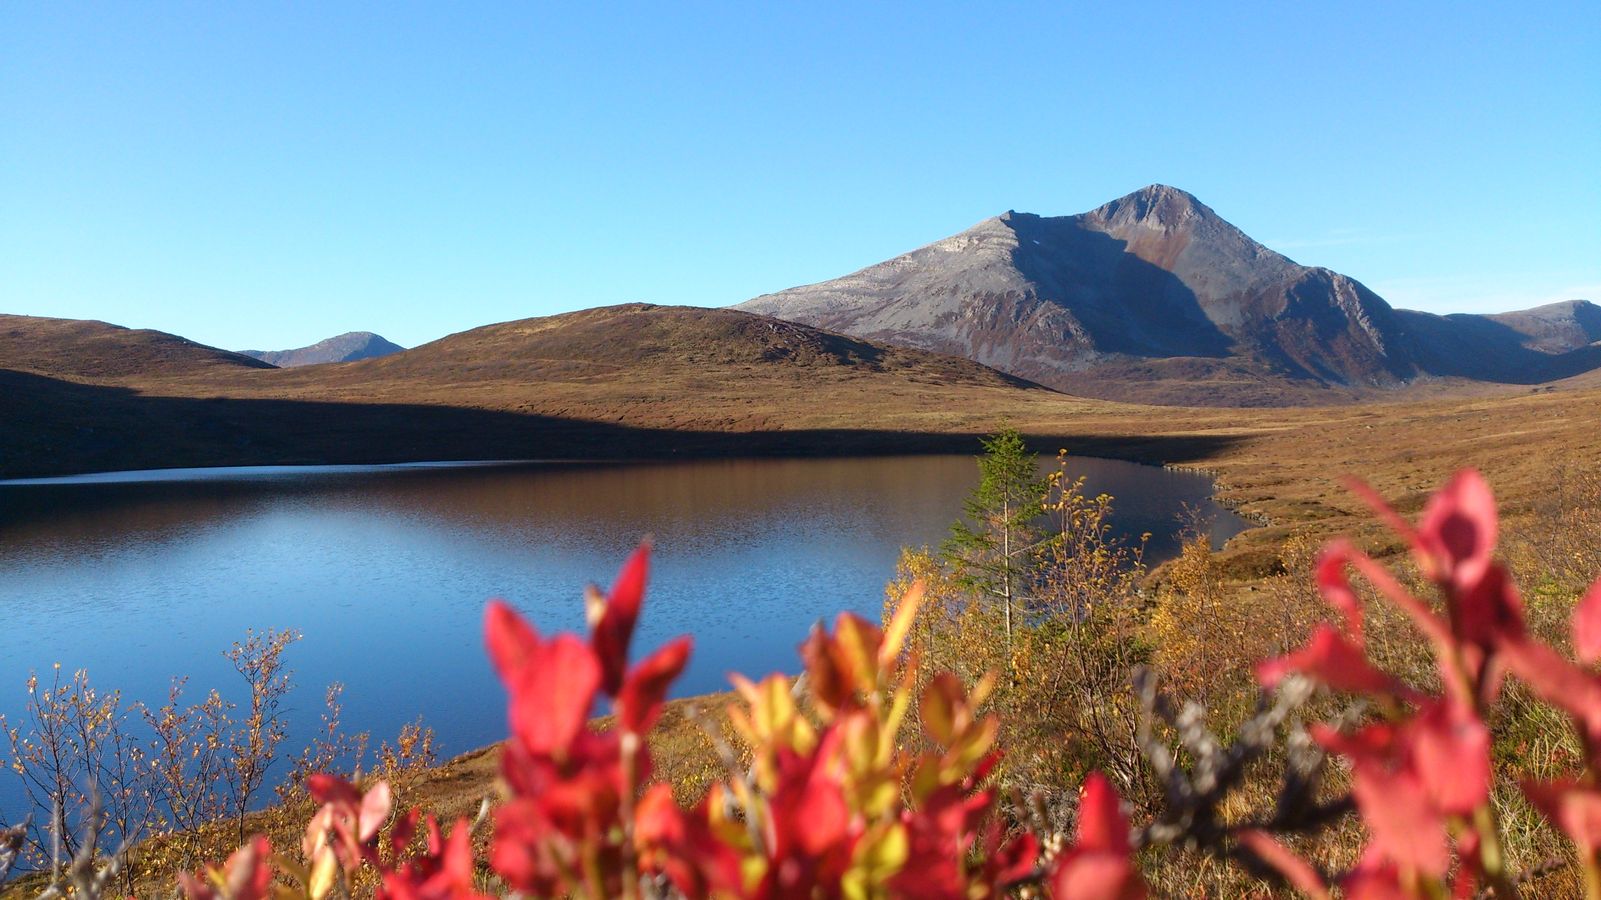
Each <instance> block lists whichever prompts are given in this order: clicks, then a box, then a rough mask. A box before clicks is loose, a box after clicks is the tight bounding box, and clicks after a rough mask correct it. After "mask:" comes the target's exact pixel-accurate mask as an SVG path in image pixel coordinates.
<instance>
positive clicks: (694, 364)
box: [286, 303, 1035, 387]
mask: <svg viewBox="0 0 1601 900" xmlns="http://www.w3.org/2000/svg"><path fill="white" fill-rule="evenodd" d="M286 374H288V373H286ZM297 374H298V373H297ZM863 375H875V376H885V375H887V376H891V377H894V376H900V377H902V378H905V379H910V380H914V381H924V382H934V383H942V384H965V385H976V386H996V387H1035V385H1032V384H1031V383H1029V382H1026V381H1023V380H1022V379H1019V378H1015V377H1013V376H1010V375H1005V374H1002V373H1000V372H997V371H995V370H994V369H991V368H989V367H987V366H984V365H981V364H979V363H975V362H972V361H971V360H966V359H961V358H959V357H954V356H945V355H941V354H937V353H930V352H928V351H924V350H917V349H913V348H906V347H895V346H890V345H886V344H880V343H877V342H874V341H869V340H862V339H858V338H851V337H846V336H844V335H839V334H834V333H831V332H827V331H823V330H820V329H817V328H813V327H810V326H807V325H800V324H796V323H793V322H784V321H780V320H778V319H772V318H768V317H766V316H760V315H755V314H752V313H746V312H740V311H738V310H730V309H703V308H699V307H689V306H656V305H653V304H648V303H630V304H625V305H621V306H608V307H601V308H598V309H587V310H582V311H580V312H573V313H564V314H562V315H555V316H546V317H541V318H533V319H521V320H517V321H513V322H502V323H499V324H496V325H486V326H483V327H481V328H474V329H472V330H470V331H463V332H461V333H459V334H453V335H450V336H449V337H445V338H441V339H440V340H437V341H434V342H432V343H429V344H423V345H422V346H420V347H416V348H414V349H412V350H408V351H405V352H403V353H396V354H393V355H391V356H386V357H383V358H381V359H373V360H366V361H363V362H360V363H357V364H354V365H349V366H343V367H340V369H339V370H338V371H337V372H328V373H326V374H321V375H319V374H313V373H309V372H308V373H306V374H305V375H301V376H300V377H302V378H307V379H312V378H328V379H337V380H338V381H340V382H342V383H347V384H348V383H350V382H355V381H367V380H373V379H378V378H383V379H402V380H407V381H418V380H424V381H432V382H436V383H447V382H448V383H457V384H460V383H463V382H486V381H517V382H526V381H587V380H595V379H618V378H626V379H627V380H628V381H632V382H636V383H640V382H643V383H649V382H650V381H651V380H652V379H653V378H663V379H665V378H682V377H694V378H718V377H728V378H740V377H758V378H780V379H783V378H790V377H794V378H806V379H818V378H822V379H827V380H836V379H848V378H852V377H856V376H863ZM296 380H299V379H298V378H296Z"/></svg>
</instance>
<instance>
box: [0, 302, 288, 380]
mask: <svg viewBox="0 0 1601 900" xmlns="http://www.w3.org/2000/svg"><path fill="white" fill-rule="evenodd" d="M270 368H272V366H271V365H269V364H267V363H264V362H262V361H260V360H257V359H251V358H250V357H248V356H242V355H240V354H238V353H230V352H228V351H227V350H218V349H217V348H216V347H208V346H206V345H205V344H200V343H196V342H194V341H191V340H189V339H188V338H181V337H178V336H177V335H175V334H167V333H166V332H164V331H151V330H149V329H133V328H123V327H122V326H120V325H110V324H107V323H105V322H96V321H90V320H84V319H51V318H45V317H41V316H13V315H0V369H13V370H17V371H24V372H36V373H39V374H41V375H50V376H54V377H57V378H83V379H125V378H140V377H164V376H172V375H194V374H199V373H204V372H213V371H224V370H229V369H270Z"/></svg>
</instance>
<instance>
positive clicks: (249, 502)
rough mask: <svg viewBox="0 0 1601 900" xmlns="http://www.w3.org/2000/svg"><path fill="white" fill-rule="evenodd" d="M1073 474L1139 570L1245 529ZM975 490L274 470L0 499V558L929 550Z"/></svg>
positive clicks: (464, 470) (1190, 494)
mask: <svg viewBox="0 0 1601 900" xmlns="http://www.w3.org/2000/svg"><path fill="white" fill-rule="evenodd" d="M1072 468H1073V471H1074V472H1075V473H1076V474H1082V475H1085V476H1086V477H1087V478H1088V485H1087V488H1088V490H1090V491H1091V492H1101V491H1105V492H1107V493H1111V494H1113V495H1114V497H1116V498H1117V499H1116V509H1117V513H1118V516H1117V518H1118V523H1117V524H1118V526H1119V529H1120V530H1121V531H1123V532H1125V533H1127V534H1135V535H1137V534H1139V533H1141V532H1143V531H1150V532H1152V533H1153V535H1154V536H1153V541H1152V547H1151V552H1152V554H1153V556H1157V557H1163V556H1166V555H1168V554H1170V553H1171V551H1172V547H1173V535H1174V532H1175V530H1176V529H1177V528H1178V527H1179V525H1180V523H1181V519H1182V516H1181V513H1182V510H1183V509H1184V508H1186V507H1193V508H1196V509H1200V510H1202V512H1203V514H1204V515H1208V516H1214V517H1221V520H1222V521H1221V522H1220V525H1219V529H1218V535H1217V536H1218V537H1219V538H1220V539H1221V538H1223V537H1226V536H1228V535H1231V534H1233V533H1236V532H1237V531H1239V530H1240V529H1241V528H1242V527H1243V525H1244V523H1243V522H1240V521H1238V520H1237V519H1235V518H1234V517H1232V516H1231V515H1230V514H1228V513H1227V512H1226V511H1223V510H1220V509H1218V508H1217V507H1216V505H1215V504H1213V503H1211V501H1210V499H1209V491H1210V485H1209V484H1208V483H1207V481H1206V480H1205V479H1204V478H1201V477H1199V476H1195V475H1190V474H1187V473H1179V472H1173V471H1168V470H1163V469H1156V468H1152V467H1147V466H1137V465H1133V464H1130V463H1123V462H1116V461H1107V460H1096V459H1074V460H1073V461H1072ZM975 478H976V471H975V466H974V463H973V460H972V459H971V458H970V457H965V456H932V457H930V456H924V457H902V458H865V459H863V458H858V459H822V460H817V459H812V460H708V461H696V462H685V463H575V464H567V463H549V464H519V465H508V466H498V465H497V466H484V467H449V468H410V469H386V470H380V471H354V472H352V471H344V472H337V473H331V474H330V473H319V472H315V471H303V472H302V471H295V470H279V471H277V472H273V473H268V474H251V475H248V476H240V477H216V475H215V474H213V475H211V476H210V477H207V478H205V479H204V480H195V481H154V482H132V483H100V484H93V483H70V482H69V483H60V484H48V485H22V486H4V487H0V538H3V543H0V558H3V557H6V556H15V555H18V554H22V555H29V556H32V555H36V554H52V555H53V554H63V553H89V554H91V555H92V554H93V553H94V552H95V550H96V548H101V547H105V546H106V545H107V544H108V543H118V544H120V543H125V542H128V541H150V542H164V541H169V540H175V539H178V538H180V537H181V536H182V535H184V534H193V533H195V532H199V531H204V530H206V529H208V528H211V527H214V526H216V525H219V524H222V523H224V522H226V521H227V520H229V519H234V518H248V517H251V516H256V515H265V514H270V513H288V512H290V511H292V510H295V509H306V508H314V509H320V510H325V511H326V510H343V511H346V512H347V513H349V514H352V515H371V516H376V517H381V518H385V519H399V520H406V521H411V522H429V523H431V524H432V525H433V527H443V528H447V529H450V530H467V531H472V530H487V531H492V532H500V533H502V534H504V535H506V536H508V537H510V536H515V535H518V534H523V533H528V534H529V536H530V537H532V536H533V535H534V534H539V535H541V536H543V537H545V538H551V537H555V538H556V539H558V540H559V541H560V542H561V543H568V542H577V541H582V540H586V539H598V540H604V539H605V536H607V535H613V534H616V533H618V532H619V531H628V532H632V533H635V534H644V533H655V534H658V535H671V536H672V537H673V538H674V540H675V541H676V542H689V543H699V542H701V541H703V540H717V539H733V538H734V536H737V534H738V533H740V532H741V531H742V530H746V529H751V528H754V529H758V530H762V529H768V528H780V527H783V525H784V523H785V522H786V521H787V520H789V519H790V518H791V517H793V518H794V520H795V521H800V520H802V519H804V520H806V521H809V522H813V523H814V524H815V523H816V522H817V521H825V522H832V523H834V524H836V525H837V526H839V527H842V528H853V527H854V528H866V529H870V530H872V532H873V533H876V534H882V533H886V532H887V533H893V534H906V535H908V536H909V537H910V536H913V535H917V536H920V537H922V538H923V539H928V540H937V539H938V536H939V535H938V534H937V533H936V534H929V533H928V532H929V524H928V523H932V522H948V521H949V520H951V519H954V518H955V517H956V515H957V514H958V513H959V512H960V509H961V502H962V499H963V498H964V497H965V495H966V494H967V492H968V491H969V490H970V489H971V487H972V485H973V483H974V481H975ZM802 513H804V515H802Z"/></svg>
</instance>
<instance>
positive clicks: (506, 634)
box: [484, 600, 539, 684]
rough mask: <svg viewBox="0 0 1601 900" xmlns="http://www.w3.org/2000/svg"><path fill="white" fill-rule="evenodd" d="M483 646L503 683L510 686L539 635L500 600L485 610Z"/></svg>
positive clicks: (535, 646)
mask: <svg viewBox="0 0 1601 900" xmlns="http://www.w3.org/2000/svg"><path fill="white" fill-rule="evenodd" d="M484 643H485V645H487V646H488V648H489V661H490V662H492V663H493V664H494V666H495V672H496V673H497V674H498V675H499V676H500V680H501V682H502V683H505V684H510V683H511V682H512V681H513V680H514V679H515V678H516V676H517V673H518V672H521V671H522V669H523V666H525V665H527V664H528V659H529V657H530V656H532V655H533V654H534V651H535V649H536V648H537V647H538V646H539V633H538V632H537V631H535V630H534V628H533V626H531V625H529V624H528V622H527V620H525V619H524V618H523V617H522V616H520V615H518V614H517V611H516V610H514V609H512V608H511V607H510V606H509V605H507V604H506V602H505V601H503V600H491V601H489V606H488V607H486V608H485V609H484Z"/></svg>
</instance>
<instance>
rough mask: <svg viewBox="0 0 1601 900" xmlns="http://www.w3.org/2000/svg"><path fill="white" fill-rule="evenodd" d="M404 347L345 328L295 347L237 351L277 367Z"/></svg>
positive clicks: (380, 353)
mask: <svg viewBox="0 0 1601 900" xmlns="http://www.w3.org/2000/svg"><path fill="white" fill-rule="evenodd" d="M404 349H406V348H405V347H402V346H400V345H399V344H395V343H391V342H389V341H387V340H384V339H383V338H382V337H380V336H378V335H376V334H373V333H372V332H370V331H348V332H346V333H344V334H341V335H336V336H334V337H331V338H328V339H327V340H323V341H318V342H317V343H315V344H312V345H311V346H309V347H301V348H299V349H297V350H241V351H239V352H240V353H242V354H243V355H245V356H249V357H254V358H255V359H259V360H261V361H262V362H266V363H271V364H272V365H275V366H277V367H278V368H280V369H288V368H292V367H294V366H315V365H319V364H321V363H336V362H354V361H356V360H358V359H372V358H373V357H375V356H388V355H389V354H391V353H399V352H400V351H402V350H404Z"/></svg>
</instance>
